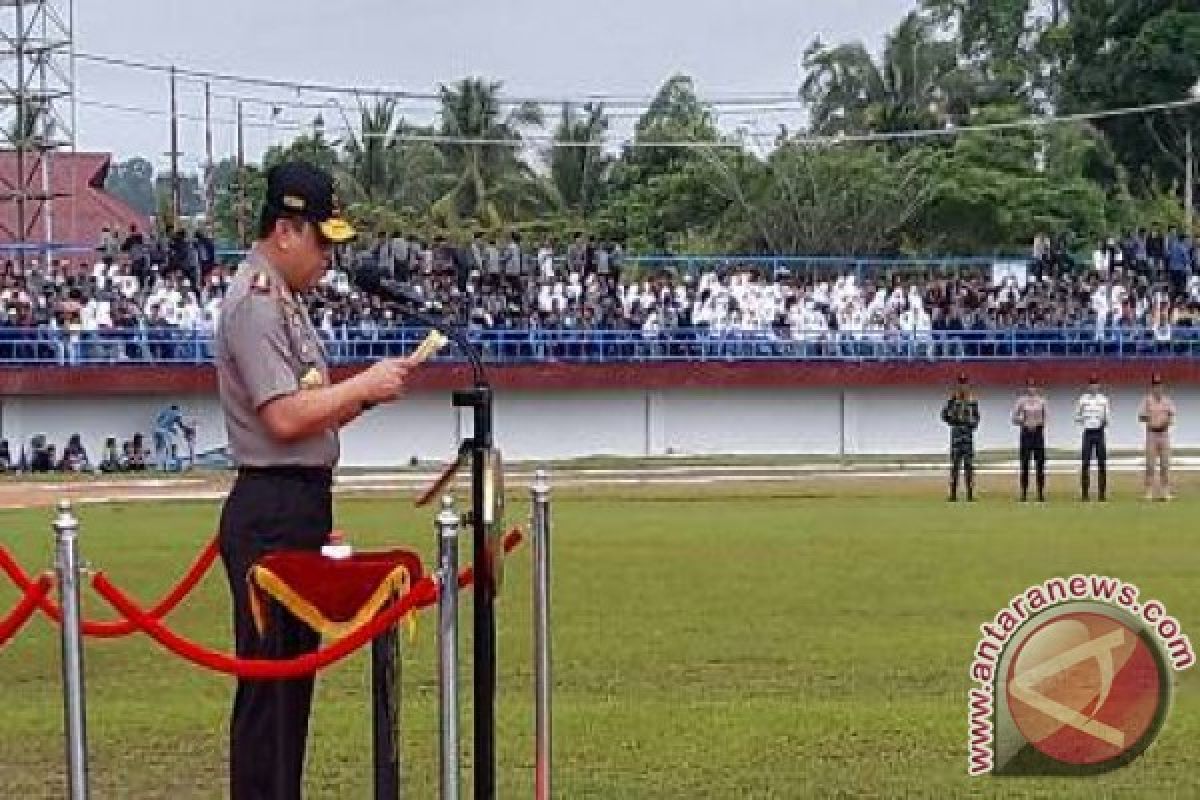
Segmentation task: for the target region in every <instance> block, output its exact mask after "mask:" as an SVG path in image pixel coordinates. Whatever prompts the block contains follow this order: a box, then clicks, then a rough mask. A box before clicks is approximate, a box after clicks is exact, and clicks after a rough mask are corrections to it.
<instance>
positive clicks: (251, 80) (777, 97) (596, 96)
mask: <svg viewBox="0 0 1200 800" xmlns="http://www.w3.org/2000/svg"><path fill="white" fill-rule="evenodd" d="M75 57H76V58H77V59H79V60H81V61H88V62H91V63H94V64H104V65H106V66H113V67H123V68H125V69H136V70H141V71H144V72H156V73H162V74H170V72H171V69H172V67H171V65H169V64H155V63H151V62H147V61H136V60H133V59H128V58H120V57H117V56H108V55H100V54H96V53H76V54H75ZM175 70H176V74H177V75H178V76H179V77H180V78H190V79H192V80H194V81H212V82H219V83H232V84H241V85H246V86H260V87H270V88H274V89H286V90H288V91H292V92H313V93H319V94H340V95H349V96H353V97H372V98H379V99H397V100H433V101H438V100H441V97H442V95H441V92H417V91H412V90H409V89H395V88H381V87H363V86H341V85H337V84H323V83H307V82H303V81H292V80H281V79H278V78H264V77H258V76H251V75H239V74H235V73H226V72H216V71H212V70H202V69H195V68H191V67H176V68H175ZM652 99H653V97H646V96H634V95H619V94H611V93H605V92H593V93H584V94H582V95H580V96H579V97H574V98H565V97H519V96H514V97H501V98H499V102H500V104H501V105H523V104H527V103H528V104H533V105H540V106H561V105H564V104H570V105H582V104H584V103H605V104H606V105H608V106H611V107H614V108H645V107H646V106H647V105H649V103H650V101H651V100H652ZM781 103H794V104H796V105H798V106H800V105H802V101H801V100H800V98H799V96H798V95H797V93H796V92H795V91H781V92H754V93H748V94H746V95H740V96H730V97H725V98H720V97H718V98H714V99H712V100H710V101H708V103H707V105H711V106H734V107H742V106H752V105H776V104H781Z"/></svg>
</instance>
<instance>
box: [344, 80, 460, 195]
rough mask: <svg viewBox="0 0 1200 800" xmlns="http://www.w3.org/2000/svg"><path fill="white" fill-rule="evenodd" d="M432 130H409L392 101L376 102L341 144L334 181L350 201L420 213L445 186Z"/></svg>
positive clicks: (444, 175)
mask: <svg viewBox="0 0 1200 800" xmlns="http://www.w3.org/2000/svg"><path fill="white" fill-rule="evenodd" d="M432 135H433V131H432V130H431V129H429V128H421V127H419V126H415V125H411V124H410V123H409V122H407V121H406V120H405V119H404V117H402V116H398V115H397V113H396V103H395V101H394V100H391V99H387V100H379V101H377V102H376V103H375V104H374V105H372V106H371V107H369V108H363V109H361V111H360V114H359V130H358V131H357V132H355V131H353V130H352V131H351V132H350V134H349V138H348V139H347V140H346V142H345V146H344V151H345V159H344V162H343V164H342V167H341V169H339V170H338V173H337V174H338V179H339V183H340V184H341V186H342V188H343V190H344V191H345V193H346V194H347V196H348V198H349V199H350V200H351V201H352V202H358V203H368V204H371V205H375V206H392V207H395V208H408V209H410V210H424V209H426V208H428V207H429V206H430V205H432V204H433V202H434V201H435V200H436V199H437V198H438V197H440V196H441V194H442V193H443V192H444V191H445V187H446V184H447V180H446V168H445V164H444V162H443V160H442V156H441V152H440V151H439V150H438V148H437V147H436V146H434V145H433V144H432V143H431V142H430V141H429V139H430V138H431V137H432Z"/></svg>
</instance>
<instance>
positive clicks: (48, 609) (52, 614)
mask: <svg viewBox="0 0 1200 800" xmlns="http://www.w3.org/2000/svg"><path fill="white" fill-rule="evenodd" d="M218 554H219V550H218V548H217V540H216V539H215V538H214V539H213V540H212V541H211V542H209V543H208V546H207V547H205V548H204V550H203V551H202V552H201V553H200V555H199V556H198V557H197V558H196V560H195V562H193V564H192V566H191V567H189V568H188V571H187V572H186V573H185V574H184V576H183V578H182V579H180V581H179V583H177V584H176V585H175V587H174V588H173V589H171V591H170V592H168V593H167V594H166V595H165V596H164V597H163V598H162V600H160V601H159V602H158V603H156V604H155V605H154V606H152V607H151V608H150V609H149V610H147V611H146V614H147V615H148V616H151V617H154V618H156V619H162V618H163V617H165V616H167V615H168V614H170V613H171V612H172V611H174V610H175V609H176V607H178V606H179V604H180V603H182V602H183V600H184V598H186V597H187V596H188V595H189V594H191V593H192V590H193V589H195V588H196V586H197V585H198V584H199V583H200V579H201V578H203V577H204V576H205V575H206V574H207V573H208V571H209V569H211V568H212V565H213V563H214V562H216V560H217V555H218ZM0 570H3V571H4V572H5V573H6V574H7V575H8V577H9V579H10V580H11V581H12V582H13V583H14V584H16V586H17V588H18V589H20V590H21V591H23V592H28V591H29V589H30V587H32V586H33V585H34V581H33V579H32V578H30V577H29V575H27V574H26V573H25V571H24V570H23V569H21V566H20V565H19V564H18V563H17V562H16V559H14V558H13V557H12V555H11V554H10V553H9V552H8V551H7V550H5V549H4V548H3V547H0ZM38 609H39V610H40V611H41V612H42V613H43V614H45V615H46V616H47V617H49V618H50V619H52V620H54V622H55V623H56V624H60V625H61V624H62V609H60V608H59V607H58V604H57V603H55V602H54V601H53V600H51V599H50V598H49V597H47V596H45V595H43V597H42V599H41V601H40V602H39V603H38ZM137 630H138V629H137V627H136V626H135V625H134V624H133V623H132V622H130V621H129V620H128V619H119V620H88V619H85V620H84V621H83V635H84V636H95V637H97V638H100V639H115V638H118V637H121V636H129V635H130V634H132V633H136V632H137Z"/></svg>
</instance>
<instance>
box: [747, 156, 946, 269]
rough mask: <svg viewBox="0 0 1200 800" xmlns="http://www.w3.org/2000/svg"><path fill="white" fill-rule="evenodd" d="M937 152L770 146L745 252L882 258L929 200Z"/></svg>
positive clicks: (755, 192)
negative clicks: (873, 254) (771, 148)
mask: <svg viewBox="0 0 1200 800" xmlns="http://www.w3.org/2000/svg"><path fill="white" fill-rule="evenodd" d="M938 159H939V154H938V153H937V152H936V151H935V150H933V149H930V148H913V149H910V150H908V151H907V152H901V151H899V150H896V149H894V148H886V147H881V146H874V147H860V146H844V145H829V146H813V145H806V144H803V143H802V142H796V141H793V142H788V143H786V144H784V145H782V146H781V147H779V148H777V149H776V150H775V152H774V153H772V154H771V157H770V159H769V160H768V162H767V165H766V170H765V171H764V173H763V176H762V178H761V179H760V180H759V181H758V185H757V187H756V189H755V191H754V195H753V201H752V204H751V207H750V209H749V217H748V218H747V219H745V220H744V222H743V224H742V226H741V227H742V230H743V231H744V232H745V234H746V235H749V236H752V237H753V238H752V239H750V240H749V241H747V242H746V246H747V247H750V248H752V249H754V250H762V251H767V252H782V253H814V254H823V253H846V254H872V253H885V252H891V251H894V250H896V249H897V247H898V246H899V243H900V235H901V232H902V231H903V230H905V228H906V227H907V225H908V224H909V222H910V221H911V220H912V219H914V218H915V217H916V216H917V215H919V214H921V213H922V212H923V211H924V210H925V209H926V207H927V206H928V204H929V203H930V201H931V195H932V191H931V190H932V187H933V182H932V181H930V180H929V176H930V175H931V174H932V173H933V172H934V170H935V169H936V165H937V162H938Z"/></svg>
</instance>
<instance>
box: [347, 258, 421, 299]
mask: <svg viewBox="0 0 1200 800" xmlns="http://www.w3.org/2000/svg"><path fill="white" fill-rule="evenodd" d="M353 277H354V285H355V286H357V287H358V288H359V289H362V290H363V291H364V292H366V293H367V294H373V295H378V296H379V297H382V298H383V299H385V300H387V301H389V302H392V303H397V304H399V305H404V306H410V307H412V308H417V309H421V308H424V307H425V306H426V302H425V298H424V297H422V296H421V295H420V294H418V293H417V292H416V291H414V290H413V289H412V288H410V287H408V286H405V285H404V284H403V283H401V282H400V281H396V280H392V279H391V278H385V277H384V276H383V272H382V271H381V270H379V269H373V268H369V267H368V268H364V269H357V270H355V271H354V276H353Z"/></svg>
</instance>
